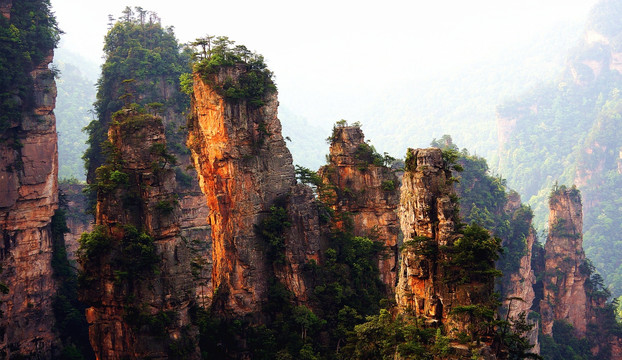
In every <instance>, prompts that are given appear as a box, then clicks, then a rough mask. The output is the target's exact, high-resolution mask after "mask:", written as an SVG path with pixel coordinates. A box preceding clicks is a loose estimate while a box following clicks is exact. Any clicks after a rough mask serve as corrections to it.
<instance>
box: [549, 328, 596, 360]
mask: <svg viewBox="0 0 622 360" xmlns="http://www.w3.org/2000/svg"><path fill="white" fill-rule="evenodd" d="M540 339H541V345H540V349H541V354H542V357H544V358H545V359H547V360H568V359H573V360H591V359H594V360H595V359H602V357H599V356H594V355H592V352H591V351H590V348H591V344H590V343H589V341H588V340H587V339H586V338H583V339H577V338H576V337H575V336H574V327H573V326H572V325H571V324H569V323H567V322H565V321H559V320H558V321H555V322H554V323H553V336H548V335H541V336H540Z"/></svg>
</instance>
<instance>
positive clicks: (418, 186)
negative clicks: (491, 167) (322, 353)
mask: <svg viewBox="0 0 622 360" xmlns="http://www.w3.org/2000/svg"><path fill="white" fill-rule="evenodd" d="M408 151H409V153H408V154H409V155H408V156H407V160H406V167H407V168H406V172H405V173H404V177H403V178H402V187H401V194H400V206H399V210H398V214H399V218H400V225H401V229H402V233H403V234H404V249H403V251H402V254H401V264H400V274H399V278H398V286H397V289H396V300H397V305H398V308H399V309H400V310H401V311H406V310H412V311H414V312H415V314H416V315H417V316H421V317H424V318H426V319H429V320H430V321H436V322H446V321H447V317H448V314H449V309H450V307H449V306H448V305H450V304H451V300H452V299H451V298H442V296H443V295H446V294H441V293H444V291H443V290H445V289H444V288H443V286H441V284H442V278H440V277H439V276H440V275H442V274H440V273H439V271H440V269H439V264H438V261H437V259H435V258H434V257H432V256H427V255H426V254H425V253H424V251H425V250H426V248H430V249H432V251H435V250H436V249H438V246H443V245H448V244H452V243H453V242H454V241H455V239H456V238H457V236H456V220H457V219H455V218H454V216H455V212H456V211H455V207H456V204H454V203H453V202H452V200H451V199H450V195H451V194H453V191H452V188H451V185H450V183H449V182H448V180H449V177H450V174H449V173H448V171H447V170H446V167H445V163H444V160H443V158H442V154H441V150H439V149H417V150H412V149H409V150H408ZM417 240H418V241H417ZM413 241H417V243H413Z"/></svg>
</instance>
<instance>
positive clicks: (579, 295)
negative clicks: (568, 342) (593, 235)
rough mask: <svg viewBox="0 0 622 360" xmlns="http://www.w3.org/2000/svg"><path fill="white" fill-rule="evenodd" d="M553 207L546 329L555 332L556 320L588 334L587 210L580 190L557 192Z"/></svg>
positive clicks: (547, 248) (543, 310) (544, 317)
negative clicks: (584, 217)
mask: <svg viewBox="0 0 622 360" xmlns="http://www.w3.org/2000/svg"><path fill="white" fill-rule="evenodd" d="M549 206H550V208H551V213H550V215H549V237H548V240H547V242H546V244H545V247H544V249H545V272H544V276H545V278H544V299H543V300H542V302H541V304H540V309H541V315H542V332H543V333H544V334H548V335H550V334H552V331H553V321H555V320H566V321H568V322H570V323H571V324H573V326H574V327H575V329H576V331H577V335H578V336H580V337H583V336H585V334H586V330H587V323H588V316H589V315H588V311H589V304H588V299H587V295H586V291H585V281H586V280H587V278H588V275H587V274H586V272H585V270H582V266H585V253H584V252H583V233H582V231H583V229H582V227H583V219H582V216H583V212H582V209H581V196H580V195H579V191H578V190H576V189H570V190H566V189H565V188H563V189H559V190H557V191H555V192H554V193H553V194H552V196H551V198H550V200H549Z"/></svg>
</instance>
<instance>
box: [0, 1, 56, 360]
mask: <svg viewBox="0 0 622 360" xmlns="http://www.w3.org/2000/svg"><path fill="white" fill-rule="evenodd" d="M11 4H12V2H11V1H6V0H5V1H1V2H0V10H1V11H2V13H3V15H4V16H7V14H8V13H6V14H5V13H4V11H5V10H7V11H10V7H11ZM51 61H52V54H51V53H50V55H49V56H48V57H47V58H46V59H45V60H44V61H43V62H42V63H41V64H39V65H38V66H37V67H36V68H35V69H34V70H33V71H32V72H31V73H30V76H31V77H32V78H33V85H34V104H33V108H32V109H30V110H28V111H25V112H23V113H22V115H21V118H20V119H14V121H13V123H12V124H11V127H10V128H9V129H8V130H7V131H6V132H4V133H3V134H0V233H2V234H3V235H2V236H3V241H1V242H0V266H1V267H2V269H3V272H2V274H1V275H0V283H4V284H6V285H8V286H9V293H8V294H7V295H0V299H2V300H3V301H4V303H3V304H2V305H1V306H0V310H2V311H3V312H4V316H3V317H0V354H4V355H5V356H6V357H7V358H11V357H13V356H16V357H17V356H19V355H21V356H23V357H25V358H30V357H32V358H50V357H51V356H52V351H53V350H52V349H53V348H54V347H56V346H58V339H57V337H56V334H55V333H54V331H53V328H54V326H53V324H54V315H53V312H52V299H53V297H54V294H55V293H56V283H55V281H54V279H53V277H52V267H51V259H52V242H51V230H50V221H51V217H52V215H53V214H54V211H55V210H56V208H57V203H58V182H57V175H58V152H57V145H56V144H57V141H56V140H57V135H56V118H55V116H54V113H53V110H54V106H55V99H56V84H55V82H54V76H53V75H52V73H51V72H50V70H49V69H48V64H49V63H50V62H51ZM16 141H17V143H16ZM19 143H21V145H18V144H19Z"/></svg>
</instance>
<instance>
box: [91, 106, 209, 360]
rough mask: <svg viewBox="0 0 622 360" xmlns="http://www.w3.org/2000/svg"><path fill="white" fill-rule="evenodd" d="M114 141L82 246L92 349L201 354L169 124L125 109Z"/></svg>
mask: <svg viewBox="0 0 622 360" xmlns="http://www.w3.org/2000/svg"><path fill="white" fill-rule="evenodd" d="M108 138H109V142H110V149H109V151H110V154H109V157H108V160H107V162H106V164H104V165H103V166H101V167H99V168H98V169H97V177H96V184H95V186H96V187H97V208H96V217H95V218H96V226H95V229H94V230H93V232H91V233H90V234H84V235H83V236H82V239H81V240H80V242H81V247H80V250H79V261H80V262H81V265H82V267H83V268H84V275H83V276H82V279H81V289H80V299H81V300H82V301H83V302H84V303H85V304H87V305H88V306H89V308H88V309H87V311H86V315H87V321H88V322H89V324H90V328H89V338H90V341H91V345H92V346H93V350H94V351H95V354H96V356H97V358H98V359H125V358H132V359H135V358H157V359H164V358H169V357H170V358H187V359H195V358H198V357H199V355H198V348H197V344H196V342H195V340H193V339H194V338H195V336H196V333H195V330H194V329H193V326H192V325H191V319H190V312H189V311H190V308H191V306H192V305H193V304H194V300H195V296H196V292H195V288H194V284H195V283H194V281H193V278H192V274H191V269H190V259H191V253H190V249H189V245H188V243H187V241H185V240H184V239H183V237H182V236H181V227H180V217H181V214H180V213H181V210H180V208H179V203H178V196H177V195H176V193H175V185H176V184H175V182H176V181H175V173H174V172H173V170H172V169H171V167H170V166H171V164H172V163H173V162H174V161H175V160H174V158H173V157H172V156H171V155H170V154H169V153H168V151H167V149H166V143H165V137H164V127H163V125H162V121H161V119H160V118H157V117H153V116H151V115H148V114H145V113H140V112H137V111H135V110H129V109H125V110H121V111H120V112H117V113H116V114H115V115H114V117H113V122H112V124H111V126H110V129H109V131H108ZM173 349H174V351H173ZM172 351H173V352H172Z"/></svg>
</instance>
